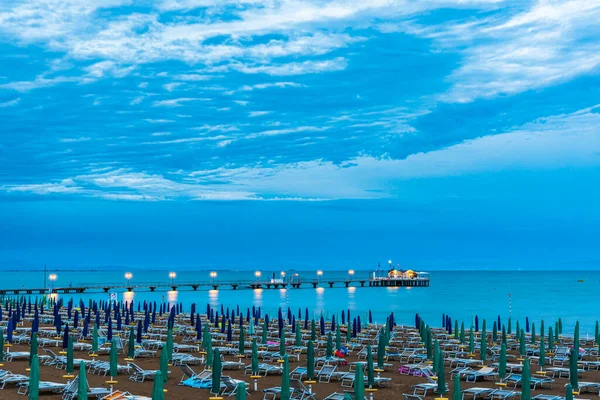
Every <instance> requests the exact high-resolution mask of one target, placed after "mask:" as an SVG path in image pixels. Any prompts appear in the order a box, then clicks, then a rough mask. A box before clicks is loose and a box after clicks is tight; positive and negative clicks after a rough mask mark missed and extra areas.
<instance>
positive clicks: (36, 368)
mask: <svg viewBox="0 0 600 400" xmlns="http://www.w3.org/2000/svg"><path fill="white" fill-rule="evenodd" d="M39 398H40V363H39V361H38V355H37V354H34V355H33V359H32V360H31V369H30V371H29V400H38V399H39Z"/></svg>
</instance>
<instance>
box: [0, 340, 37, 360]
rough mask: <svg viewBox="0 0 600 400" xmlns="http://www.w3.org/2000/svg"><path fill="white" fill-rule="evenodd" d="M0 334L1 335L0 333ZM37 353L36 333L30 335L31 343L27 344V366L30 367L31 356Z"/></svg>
mask: <svg viewBox="0 0 600 400" xmlns="http://www.w3.org/2000/svg"><path fill="white" fill-rule="evenodd" d="M0 334H1V333H0ZM37 352H38V340H37V333H34V334H33V335H31V343H29V366H30V367H31V361H32V360H33V356H34V355H36V354H37Z"/></svg>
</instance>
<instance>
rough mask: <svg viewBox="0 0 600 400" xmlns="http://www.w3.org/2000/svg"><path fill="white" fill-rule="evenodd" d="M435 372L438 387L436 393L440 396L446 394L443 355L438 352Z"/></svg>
mask: <svg viewBox="0 0 600 400" xmlns="http://www.w3.org/2000/svg"><path fill="white" fill-rule="evenodd" d="M437 372H438V375H437V376H438V381H437V383H438V387H437V391H438V393H439V394H440V395H442V394H444V393H446V392H447V389H446V371H445V366H444V353H442V352H440V353H439V356H438V368H437Z"/></svg>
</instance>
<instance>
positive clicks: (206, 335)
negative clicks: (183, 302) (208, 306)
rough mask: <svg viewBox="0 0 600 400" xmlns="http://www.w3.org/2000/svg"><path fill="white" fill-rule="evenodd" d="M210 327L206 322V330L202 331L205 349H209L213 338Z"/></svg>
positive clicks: (203, 347)
mask: <svg viewBox="0 0 600 400" xmlns="http://www.w3.org/2000/svg"><path fill="white" fill-rule="evenodd" d="M208 329H209V328H208V324H204V331H203V332H202V349H203V350H204V351H206V349H208V345H209V342H210V341H211V340H212V338H211V336H210V332H209V330H208Z"/></svg>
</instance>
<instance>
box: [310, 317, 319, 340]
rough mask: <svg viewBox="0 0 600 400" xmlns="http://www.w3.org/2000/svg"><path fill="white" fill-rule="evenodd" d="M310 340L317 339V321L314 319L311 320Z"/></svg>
mask: <svg viewBox="0 0 600 400" xmlns="http://www.w3.org/2000/svg"><path fill="white" fill-rule="evenodd" d="M310 340H312V341H313V342H314V341H315V340H317V322H316V321H315V320H314V319H311V320H310Z"/></svg>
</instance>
